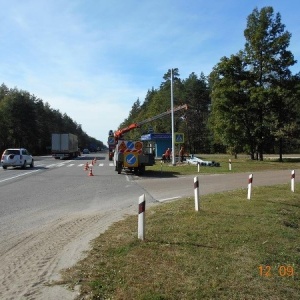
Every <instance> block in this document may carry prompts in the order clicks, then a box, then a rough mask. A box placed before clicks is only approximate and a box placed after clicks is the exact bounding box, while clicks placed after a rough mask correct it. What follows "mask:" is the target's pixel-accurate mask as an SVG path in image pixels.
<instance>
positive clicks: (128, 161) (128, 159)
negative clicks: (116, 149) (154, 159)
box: [124, 152, 138, 168]
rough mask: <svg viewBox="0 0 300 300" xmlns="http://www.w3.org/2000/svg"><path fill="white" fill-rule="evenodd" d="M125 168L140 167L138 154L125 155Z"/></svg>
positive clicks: (129, 153)
mask: <svg viewBox="0 0 300 300" xmlns="http://www.w3.org/2000/svg"><path fill="white" fill-rule="evenodd" d="M124 167H127V168H134V167H138V154H137V153H136V152H128V153H125V154H124Z"/></svg>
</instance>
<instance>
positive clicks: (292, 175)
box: [291, 170, 295, 193]
mask: <svg viewBox="0 0 300 300" xmlns="http://www.w3.org/2000/svg"><path fill="white" fill-rule="evenodd" d="M291 191H292V192H293V193H294V192H295V170H292V173H291Z"/></svg>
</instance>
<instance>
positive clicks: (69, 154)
mask: <svg viewBox="0 0 300 300" xmlns="http://www.w3.org/2000/svg"><path fill="white" fill-rule="evenodd" d="M51 152H52V156H53V157H54V158H55V159H64V158H75V157H77V156H79V155H80V151H79V149H78V137H77V135H75V134H72V133H52V144H51Z"/></svg>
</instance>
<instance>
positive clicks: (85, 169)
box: [84, 162, 89, 171]
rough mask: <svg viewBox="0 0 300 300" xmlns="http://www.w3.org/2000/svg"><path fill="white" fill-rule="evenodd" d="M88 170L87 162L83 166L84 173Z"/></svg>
mask: <svg viewBox="0 0 300 300" xmlns="http://www.w3.org/2000/svg"><path fill="white" fill-rule="evenodd" d="M88 169H89V163H88V162H87V163H86V164H85V166H84V171H87V170H88Z"/></svg>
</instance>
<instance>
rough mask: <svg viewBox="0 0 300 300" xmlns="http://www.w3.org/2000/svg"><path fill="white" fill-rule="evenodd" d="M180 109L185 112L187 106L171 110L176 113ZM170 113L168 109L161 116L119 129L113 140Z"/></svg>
mask: <svg viewBox="0 0 300 300" xmlns="http://www.w3.org/2000/svg"><path fill="white" fill-rule="evenodd" d="M181 109H186V110H187V105H186V104H184V105H180V106H177V107H175V108H174V109H173V111H174V112H176V111H178V110H181ZM171 113H172V110H171V109H169V110H167V111H165V112H163V113H161V114H159V115H156V116H154V117H152V118H149V119H146V120H143V121H141V122H136V123H132V124H130V125H129V126H127V127H125V128H122V129H119V130H117V131H115V133H114V136H115V138H116V140H117V139H119V138H120V137H121V136H122V135H123V134H124V133H126V132H128V131H131V130H133V129H135V128H139V127H141V125H143V124H146V123H148V122H151V121H154V120H157V119H159V118H162V117H164V116H167V115H169V114H171Z"/></svg>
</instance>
